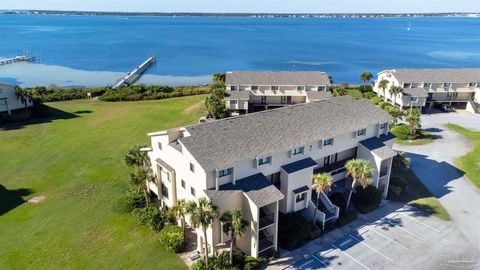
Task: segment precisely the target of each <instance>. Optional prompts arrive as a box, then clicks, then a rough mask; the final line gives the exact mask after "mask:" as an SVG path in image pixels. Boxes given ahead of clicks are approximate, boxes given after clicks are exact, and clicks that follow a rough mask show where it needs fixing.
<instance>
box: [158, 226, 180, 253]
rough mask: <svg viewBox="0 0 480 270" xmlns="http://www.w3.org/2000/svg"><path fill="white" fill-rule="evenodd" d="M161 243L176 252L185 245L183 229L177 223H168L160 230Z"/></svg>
mask: <svg viewBox="0 0 480 270" xmlns="http://www.w3.org/2000/svg"><path fill="white" fill-rule="evenodd" d="M160 243H161V244H162V245H163V246H164V247H165V248H166V249H168V250H170V251H173V252H175V253H177V252H180V251H182V250H183V248H184V247H185V239H184V238H183V229H182V228H181V227H179V226H177V225H167V226H165V228H163V229H162V230H161V231H160Z"/></svg>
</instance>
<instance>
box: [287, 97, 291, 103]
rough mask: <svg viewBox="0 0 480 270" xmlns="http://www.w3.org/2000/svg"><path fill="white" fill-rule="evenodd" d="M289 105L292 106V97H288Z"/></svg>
mask: <svg viewBox="0 0 480 270" xmlns="http://www.w3.org/2000/svg"><path fill="white" fill-rule="evenodd" d="M287 104H292V97H291V96H288V97H287Z"/></svg>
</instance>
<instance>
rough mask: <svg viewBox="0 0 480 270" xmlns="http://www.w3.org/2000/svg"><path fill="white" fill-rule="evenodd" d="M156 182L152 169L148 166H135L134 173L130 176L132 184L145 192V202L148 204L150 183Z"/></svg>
mask: <svg viewBox="0 0 480 270" xmlns="http://www.w3.org/2000/svg"><path fill="white" fill-rule="evenodd" d="M149 181H150V182H153V181H155V177H154V176H153V174H152V170H151V169H150V167H147V166H135V168H134V170H133V172H132V173H131V174H130V183H131V184H132V185H134V186H135V187H137V189H138V190H142V191H143V195H144V196H145V202H146V203H147V206H148V202H149V201H150V199H149V197H148V186H147V183H148V182H149Z"/></svg>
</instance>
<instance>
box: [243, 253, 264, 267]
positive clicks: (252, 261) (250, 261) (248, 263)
mask: <svg viewBox="0 0 480 270" xmlns="http://www.w3.org/2000/svg"><path fill="white" fill-rule="evenodd" d="M262 262H263V261H262V260H259V259H256V258H254V257H252V256H246V257H245V266H243V269H244V270H258V269H260V266H261V264H262Z"/></svg>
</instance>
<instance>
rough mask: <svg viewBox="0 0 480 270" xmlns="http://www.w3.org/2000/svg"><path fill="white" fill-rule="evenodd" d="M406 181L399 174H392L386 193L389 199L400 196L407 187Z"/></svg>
mask: <svg viewBox="0 0 480 270" xmlns="http://www.w3.org/2000/svg"><path fill="white" fill-rule="evenodd" d="M407 185H408V181H407V180H405V179H404V178H402V177H399V176H392V177H391V178H390V184H389V186H388V195H387V197H388V198H390V199H396V198H398V197H400V195H401V194H402V193H403V192H404V191H405V189H406V188H407Z"/></svg>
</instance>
